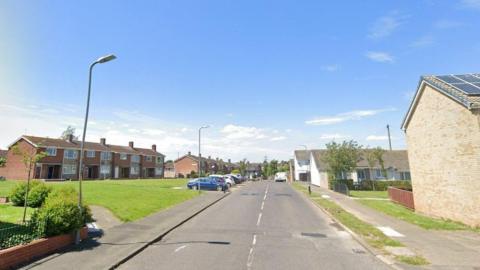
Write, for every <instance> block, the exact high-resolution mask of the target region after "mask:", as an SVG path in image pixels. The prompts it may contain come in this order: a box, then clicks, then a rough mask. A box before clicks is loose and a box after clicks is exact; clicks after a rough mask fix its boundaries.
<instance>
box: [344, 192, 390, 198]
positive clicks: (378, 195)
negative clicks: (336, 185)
mask: <svg viewBox="0 0 480 270" xmlns="http://www.w3.org/2000/svg"><path fill="white" fill-rule="evenodd" d="M350 196H351V197H355V198H379V199H388V192H387V191H368V190H365V191H363V190H350Z"/></svg>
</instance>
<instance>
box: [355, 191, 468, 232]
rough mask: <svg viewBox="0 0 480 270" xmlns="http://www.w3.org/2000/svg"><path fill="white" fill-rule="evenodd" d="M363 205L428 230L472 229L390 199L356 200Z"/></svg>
mask: <svg viewBox="0 0 480 270" xmlns="http://www.w3.org/2000/svg"><path fill="white" fill-rule="evenodd" d="M358 201H359V202H360V203H362V204H363V205H366V206H368V207H371V208H373V209H375V210H377V211H380V212H383V213H385V214H387V215H390V216H393V217H396V218H398V219H401V220H404V221H406V222H409V223H412V224H415V225H418V226H420V227H422V228H424V229H429V230H469V229H472V228H470V227H468V226H467V225H464V224H461V223H458V222H454V221H450V220H443V219H435V218H431V217H427V216H423V215H420V214H417V213H415V212H413V211H412V210H410V209H407V208H405V207H403V206H401V205H399V204H396V203H393V202H390V201H379V200H368V199H365V200H358Z"/></svg>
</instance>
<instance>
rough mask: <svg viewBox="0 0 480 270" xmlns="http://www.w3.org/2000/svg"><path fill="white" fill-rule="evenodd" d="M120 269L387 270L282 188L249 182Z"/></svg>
mask: <svg viewBox="0 0 480 270" xmlns="http://www.w3.org/2000/svg"><path fill="white" fill-rule="evenodd" d="M120 269H175V270H180V269H222V270H223V269H389V268H388V267H387V266H386V265H384V264H383V263H381V262H379V261H378V260H377V259H375V258H374V257H373V256H372V255H371V254H370V253H368V252H367V251H366V250H365V249H364V248H363V247H362V246H361V245H359V244H358V243H357V242H356V241H354V240H353V239H352V238H351V236H350V235H349V234H348V233H347V232H345V231H342V230H341V228H340V227H339V226H338V225H337V224H335V223H334V222H333V221H332V220H331V219H330V218H329V217H328V216H326V215H325V214H324V213H323V212H322V211H320V209H318V208H317V207H316V206H314V205H313V204H312V203H311V202H309V201H307V200H306V199H305V198H304V197H302V196H301V195H300V194H298V193H297V192H296V191H295V190H293V189H292V187H291V186H290V185H288V184H286V183H274V182H271V181H263V182H254V183H248V184H246V186H245V187H242V188H240V189H239V190H237V191H235V192H233V193H232V194H231V195H230V196H228V197H227V198H225V199H224V200H222V201H220V202H219V203H217V204H215V205H214V206H212V207H210V208H208V209H207V210H205V211H204V212H202V213H201V214H199V215H198V216H196V217H195V218H193V219H192V220H190V221H189V222H187V223H185V224H184V225H182V226H181V227H179V228H178V229H176V230H174V231H173V232H171V233H170V234H169V235H167V236H166V237H165V238H164V239H163V240H162V241H160V242H158V243H156V244H154V245H151V246H150V247H148V248H147V249H145V250H144V251H143V252H141V253H140V254H138V255H137V256H135V257H133V258H132V259H131V260H129V261H128V262H126V263H125V264H123V265H121V266H120Z"/></svg>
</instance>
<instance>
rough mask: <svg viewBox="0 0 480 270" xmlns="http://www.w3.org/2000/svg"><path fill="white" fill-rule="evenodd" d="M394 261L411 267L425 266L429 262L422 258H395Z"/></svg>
mask: <svg viewBox="0 0 480 270" xmlns="http://www.w3.org/2000/svg"><path fill="white" fill-rule="evenodd" d="M395 259H396V260H397V261H399V262H403V263H406V264H411V265H427V264H429V262H428V261H427V259H425V258H423V257H422V256H395Z"/></svg>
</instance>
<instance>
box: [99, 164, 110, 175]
mask: <svg viewBox="0 0 480 270" xmlns="http://www.w3.org/2000/svg"><path fill="white" fill-rule="evenodd" d="M100 173H101V174H110V165H102V166H100Z"/></svg>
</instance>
